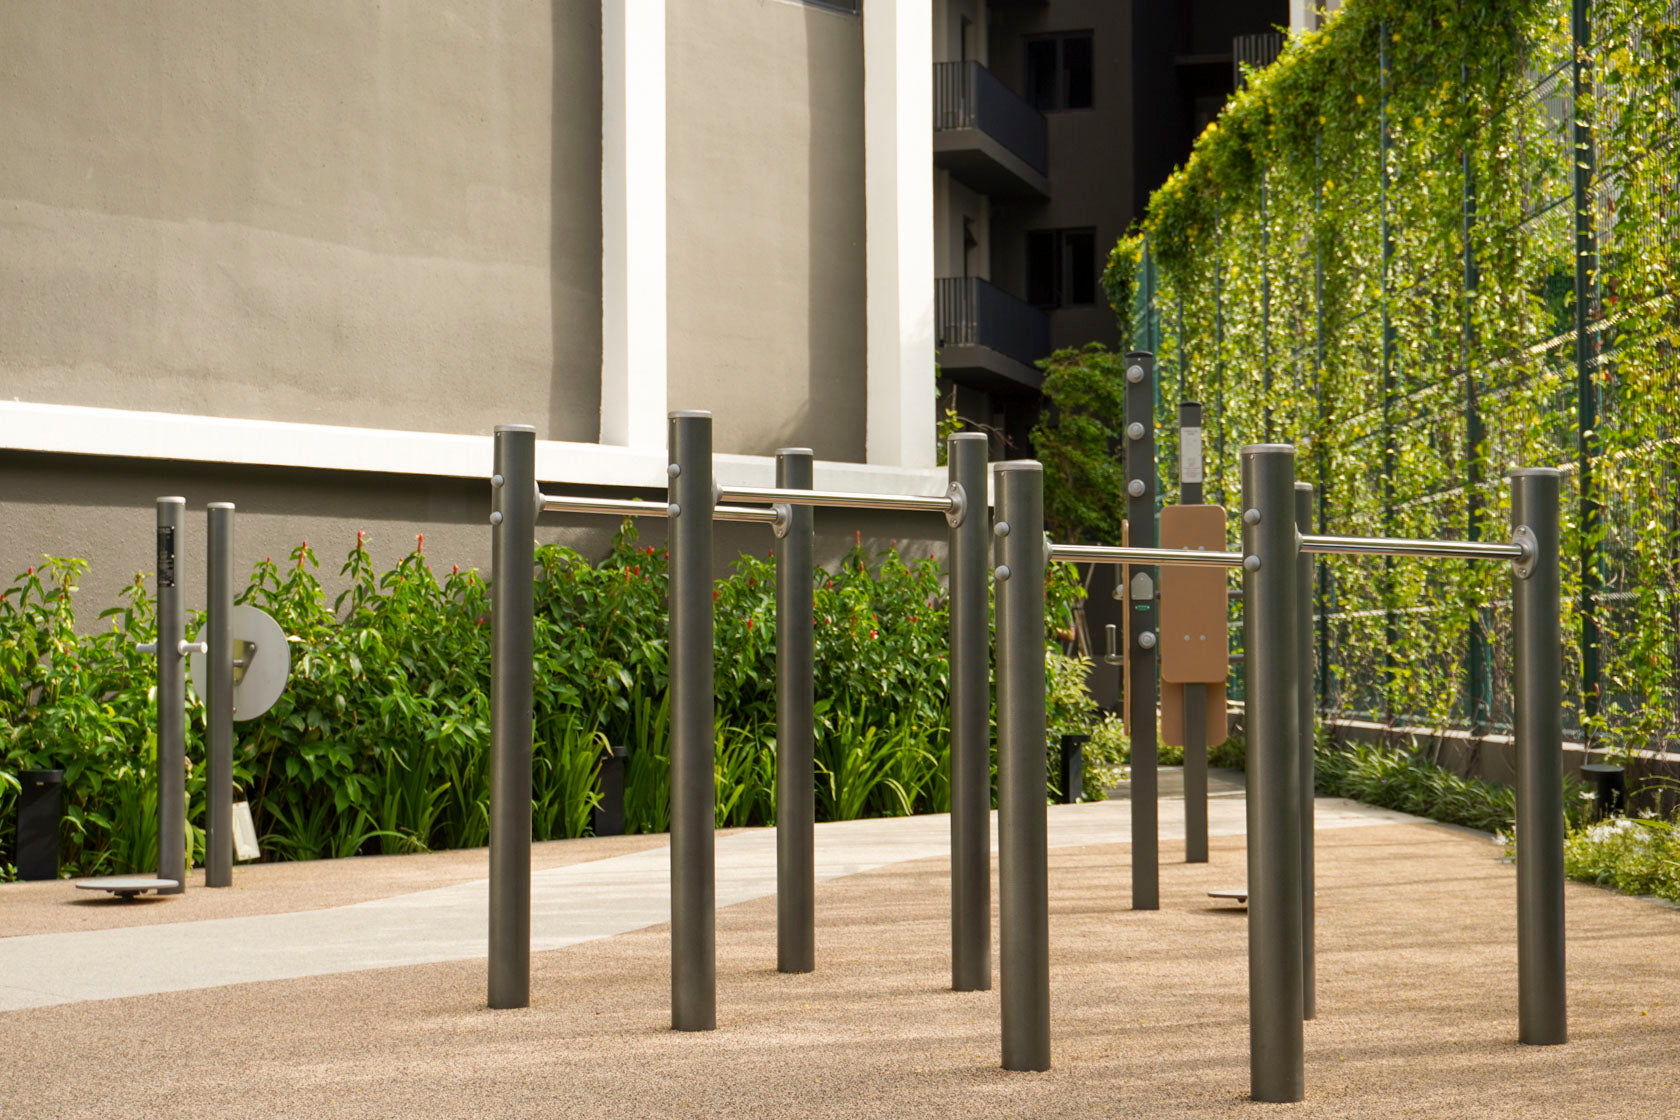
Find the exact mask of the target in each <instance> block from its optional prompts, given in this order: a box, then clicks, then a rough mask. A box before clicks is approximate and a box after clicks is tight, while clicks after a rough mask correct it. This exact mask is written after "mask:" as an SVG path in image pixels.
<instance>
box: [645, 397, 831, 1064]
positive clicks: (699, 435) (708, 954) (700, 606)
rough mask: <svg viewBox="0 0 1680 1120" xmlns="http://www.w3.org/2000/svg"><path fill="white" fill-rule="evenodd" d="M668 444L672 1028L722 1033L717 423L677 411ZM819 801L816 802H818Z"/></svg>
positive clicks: (706, 414) (671, 420) (702, 415)
mask: <svg viewBox="0 0 1680 1120" xmlns="http://www.w3.org/2000/svg"><path fill="white" fill-rule="evenodd" d="M667 434H668V438H669V440H670V465H669V466H668V467H667V468H666V470H667V472H668V473H669V475H670V480H671V481H670V486H669V495H670V506H671V509H670V538H669V539H670V549H671V567H670V584H669V587H670V590H669V595H670V618H671V623H670V625H671V633H670V639H669V646H670V651H671V1028H672V1029H673V1030H679V1031H709V1030H713V1029H715V1028H716V1027H717V928H716V919H717V892H716V867H715V865H714V863H713V845H714V842H715V837H714V836H713V831H714V829H715V827H716V821H717V816H716V813H717V810H716V805H717V800H716V797H717V795H716V791H715V788H714V780H715V779H714V776H713V773H712V766H713V754H714V744H713V740H712V718H713V709H714V697H713V695H712V688H713V683H712V505H713V502H714V500H715V499H714V491H713V489H712V414H711V413H709V412H673V413H671V414H670V418H669V423H668V428H667ZM813 796H814V795H813Z"/></svg>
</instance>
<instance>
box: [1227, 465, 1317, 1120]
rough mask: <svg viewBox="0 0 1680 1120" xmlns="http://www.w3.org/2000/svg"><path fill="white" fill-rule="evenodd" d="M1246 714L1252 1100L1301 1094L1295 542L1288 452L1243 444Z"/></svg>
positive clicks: (1297, 558) (1292, 481)
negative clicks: (1244, 445)
mask: <svg viewBox="0 0 1680 1120" xmlns="http://www.w3.org/2000/svg"><path fill="white" fill-rule="evenodd" d="M1242 480H1243V515H1242V523H1243V648H1244V652H1245V653H1246V655H1247V661H1246V662H1245V667H1246V673H1247V682H1246V683H1247V687H1246V690H1245V695H1246V698H1247V699H1246V703H1247V716H1248V797H1247V810H1248V1006H1249V1013H1248V1014H1249V1019H1248V1053H1249V1091H1250V1093H1251V1094H1252V1095H1253V1097H1254V1099H1255V1100H1257V1101H1298V1100H1301V1099H1302V1096H1303V1093H1304V1077H1305V1071H1304V1060H1303V1047H1302V1026H1301V1023H1302V991H1303V984H1302V975H1301V971H1302V949H1301V780H1300V750H1301V746H1300V743H1301V709H1300V671H1301V662H1300V642H1299V631H1300V616H1299V613H1298V611H1297V608H1296V597H1297V595H1298V594H1299V573H1298V570H1297V565H1298V564H1299V563H1300V541H1299V538H1298V536H1297V534H1296V530H1295V494H1294V488H1295V449H1294V448H1293V447H1290V446H1287V445H1280V444H1260V445H1256V446H1250V447H1245V448H1243V450H1242Z"/></svg>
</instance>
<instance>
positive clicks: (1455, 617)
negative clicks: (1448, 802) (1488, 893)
mask: <svg viewBox="0 0 1680 1120" xmlns="http://www.w3.org/2000/svg"><path fill="white" fill-rule="evenodd" d="M1586 9H1587V28H1586V31H1587V32H1588V33H1587V34H1586V35H1581V34H1580V33H1579V29H1575V28H1572V23H1571V4H1570V2H1569V0H1464V2H1462V3H1460V2H1459V0H1350V2H1349V3H1348V4H1347V5H1346V6H1345V7H1344V8H1343V10H1342V11H1341V12H1340V13H1338V14H1337V15H1336V16H1334V17H1333V18H1332V19H1331V20H1330V21H1329V22H1328V23H1327V25H1326V26H1325V27H1324V28H1323V29H1322V30H1320V31H1317V32H1313V33H1310V34H1306V35H1302V36H1298V37H1295V38H1293V39H1291V41H1290V42H1289V44H1288V45H1287V47H1286V48H1285V51H1284V53H1283V55H1282V56H1281V57H1280V58H1279V59H1278V61H1277V62H1276V63H1274V64H1273V65H1271V66H1269V67H1267V68H1265V69H1263V70H1260V71H1257V72H1254V73H1251V74H1250V75H1249V76H1248V80H1247V82H1246V83H1245V85H1244V88H1243V89H1242V90H1241V91H1240V92H1239V93H1237V94H1236V96H1235V97H1234V98H1233V99H1232V100H1231V102H1230V103H1229V104H1228V105H1227V107H1226V109H1225V111H1224V112H1223V113H1222V114H1221V116H1220V117H1219V118H1218V120H1217V121H1215V122H1214V123H1213V124H1212V125H1210V126H1209V128H1208V130H1207V131H1206V132H1205V133H1204V134H1203V135H1202V136H1201V137H1200V139H1199V140H1198V141H1197V143H1196V145H1195V148H1194V151H1193V154H1192V156H1191V158H1190V160H1189V161H1188V163H1187V164H1186V165H1185V166H1184V167H1182V168H1180V169H1179V170H1178V171H1177V172H1176V173H1175V174H1174V175H1173V176H1172V177H1171V178H1170V179H1169V180H1168V182H1167V183H1166V184H1165V185H1164V186H1163V187H1162V188H1161V189H1160V190H1159V191H1157V192H1156V194H1155V195H1154V196H1153V198H1152V199H1151V201H1150V206H1149V210H1148V215H1147V218H1146V220H1145V221H1144V222H1143V224H1142V227H1141V229H1139V230H1138V231H1137V232H1136V234H1135V235H1134V236H1133V237H1130V238H1128V239H1127V240H1125V241H1122V242H1121V243H1120V244H1119V245H1118V246H1116V247H1115V250H1114V253H1113V254H1112V256H1111V258H1110V264H1109V269H1108V272H1107V275H1106V276H1105V283H1106V286H1107V290H1108V294H1109V297H1110V299H1111V301H1112V302H1113V304H1114V306H1115V307H1116V308H1117V309H1122V314H1123V317H1125V318H1130V319H1131V320H1132V323H1131V326H1132V328H1133V332H1134V340H1135V342H1136V343H1137V344H1138V345H1150V346H1153V347H1154V348H1155V349H1156V350H1157V352H1158V366H1159V368H1160V370H1161V373H1162V377H1163V379H1164V391H1163V393H1162V402H1163V410H1164V413H1167V414H1164V415H1163V416H1162V417H1161V422H1162V430H1163V432H1164V433H1170V432H1171V427H1172V417H1171V415H1170V413H1171V411H1172V410H1174V409H1175V407H1176V402H1177V400H1179V399H1195V400H1201V401H1202V402H1203V403H1204V404H1205V405H1206V406H1207V409H1208V413H1207V415H1208V419H1207V421H1206V425H1207V440H1208V454H1209V459H1208V488H1209V500H1210V501H1217V502H1221V503H1222V504H1224V505H1226V506H1227V507H1228V508H1230V507H1234V505H1235V503H1236V501H1237V486H1238V482H1237V474H1236V456H1237V451H1238V449H1239V448H1240V447H1241V446H1242V445H1243V444H1246V443H1255V442H1262V441H1268V440H1270V441H1288V442H1293V443H1295V444H1296V445H1297V446H1298V447H1299V448H1300V450H1301V454H1302V459H1301V463H1300V467H1299V470H1300V474H1301V477H1302V478H1303V479H1304V480H1305V481H1308V482H1311V483H1313V484H1314V485H1316V486H1318V487H1319V488H1320V491H1321V499H1322V507H1321V511H1320V512H1321V516H1322V519H1323V523H1324V524H1325V525H1327V527H1328V530H1329V531H1331V532H1337V533H1355V534H1391V535H1405V536H1435V537H1457V538H1462V537H1465V536H1467V535H1479V536H1485V537H1489V538H1501V539H1502V538H1503V537H1504V536H1505V534H1506V533H1507V532H1508V528H1507V526H1508V518H1509V496H1508V493H1507V489H1506V482H1505V475H1506V473H1507V472H1508V471H1509V469H1511V468H1513V467H1517V466H1557V467H1561V468H1563V469H1564V470H1565V471H1566V472H1567V473H1566V476H1565V481H1564V494H1565V503H1564V505H1565V508H1564V523H1565V545H1564V547H1565V572H1564V582H1565V601H1564V627H1565V639H1566V640H1565V648H1566V662H1567V664H1568V666H1569V669H1568V672H1569V675H1570V678H1571V680H1570V689H1569V693H1568V700H1567V703H1568V705H1569V709H1568V712H1567V713H1566V722H1568V723H1569V724H1570V725H1571V726H1573V727H1577V728H1582V729H1584V730H1585V731H1586V732H1587V733H1588V734H1590V735H1592V736H1593V737H1595V738H1596V739H1598V740H1600V741H1603V742H1606V743H1607V744H1609V745H1612V746H1621V747H1634V746H1640V747H1642V746H1646V745H1649V744H1651V743H1652V742H1653V741H1660V740H1663V739H1665V738H1671V737H1673V736H1674V735H1675V733H1676V723H1677V720H1676V700H1677V696H1676V688H1675V681H1674V672H1675V663H1676V642H1677V626H1676V605H1677V599H1676V590H1677V588H1676V570H1677V564H1676V556H1677V550H1680V537H1677V533H1676V512H1677V506H1680V502H1677V488H1676V475H1677V472H1680V435H1677V433H1676V428H1677V423H1676V421H1677V418H1680V362H1677V359H1676V347H1677V346H1680V298H1677V291H1680V284H1677V279H1680V278H1677V262H1676V258H1675V252H1674V246H1675V245H1676V243H1677V242H1680V156H1677V153H1680V124H1677V121H1680V111H1677V105H1680V3H1677V2H1676V0H1589V2H1588V4H1587V6H1586ZM1577 42H1580V43H1582V44H1583V45H1582V47H1581V49H1580V51H1579V60H1580V63H1581V65H1580V71H1581V74H1582V77H1583V83H1582V92H1581V96H1580V97H1579V98H1576V97H1575V96H1573V84H1574V78H1575V71H1576V67H1575V66H1574V65H1573V64H1572V56H1573V55H1575V53H1576V51H1575V44H1576V43H1577ZM1577 119H1580V120H1581V121H1583V122H1585V123H1586V124H1587V125H1588V126H1589V127H1590V138H1591V147H1590V148H1586V149H1582V150H1581V151H1580V152H1579V153H1578V152H1577V150H1576V147H1575V144H1574V135H1573V133H1574V128H1573V126H1574V122H1575V121H1576V120H1577ZM1385 136H1386V142H1385ZM1578 164H1579V165H1580V167H1581V168H1582V170H1583V172H1584V173H1586V174H1587V175H1588V176H1589V180H1588V184H1587V185H1588V202H1587V206H1586V208H1585V209H1586V212H1587V213H1588V214H1589V215H1590V216H1591V219H1592V225H1593V227H1594V228H1595V232H1596V246H1595V248H1596V257H1591V256H1589V257H1584V258H1583V259H1584V260H1587V261H1588V262H1589V263H1590V264H1594V265H1596V267H1593V268H1591V269H1590V272H1589V276H1588V284H1587V300H1586V318H1587V320H1588V330H1587V332H1586V333H1587V346H1586V356H1585V364H1586V369H1587V378H1588V383H1589V388H1588V395H1587V397H1586V398H1585V403H1586V404H1588V405H1590V406H1591V409H1592V411H1593V412H1595V413H1596V421H1595V422H1593V423H1591V424H1589V425H1587V426H1585V427H1583V425H1582V423H1581V421H1582V419H1583V416H1582V412H1581V408H1580V406H1581V405H1582V403H1583V398H1582V397H1581V396H1580V395H1579V393H1578V385H1577V366H1576V334H1575V329H1574V328H1575V307H1576V297H1575V273H1574V269H1575V260H1576V240H1575V214H1576V206H1575V203H1574V198H1573V193H1572V191H1573V186H1574V174H1575V171H1576V168H1577V165H1578ZM1385 233H1386V237H1385ZM1592 247H1594V246H1589V248H1592ZM1467 250H1468V252H1467ZM1175 454H1176V449H1175V448H1174V447H1173V446H1172V440H1171V436H1170V434H1169V435H1168V438H1167V440H1166V442H1165V446H1163V448H1162V452H1161V461H1162V462H1172V461H1174V457H1175ZM1583 462H1585V464H1586V465H1587V467H1588V470H1587V472H1586V473H1587V476H1588V485H1587V488H1586V489H1587V495H1586V499H1585V500H1583V495H1582V471H1581V466H1582V464H1583ZM1595 508H1596V510H1597V512H1596V513H1595ZM1322 574H1323V576H1324V577H1326V578H1324V579H1323V580H1322V584H1323V588H1322V602H1321V606H1322V613H1323V614H1324V616H1325V617H1326V619H1327V627H1326V634H1325V641H1324V643H1323V645H1324V653H1325V655H1326V656H1325V663H1326V666H1327V668H1328V672H1321V674H1320V676H1321V678H1322V679H1321V681H1320V688H1321V694H1322V698H1323V700H1324V702H1325V704H1326V706H1327V707H1329V708H1332V709H1342V710H1345V711H1352V712H1359V713H1365V714H1371V715H1376V716H1378V717H1379V718H1384V719H1390V720H1394V721H1396V722H1418V723H1423V724H1426V725H1429V726H1447V725H1457V726H1466V725H1479V726H1485V727H1488V728H1490V729H1498V728H1500V727H1501V726H1502V725H1507V724H1508V722H1509V693H1508V688H1507V681H1508V677H1509V655H1508V642H1507V640H1506V639H1507V636H1508V630H1509V623H1510V618H1509V603H1508V600H1509V594H1508V575H1507V573H1506V572H1505V571H1504V570H1501V569H1500V568H1498V567H1497V566H1495V565H1474V564H1468V563H1457V562H1438V563H1429V564H1423V563H1413V562H1396V563H1394V564H1393V565H1392V566H1390V567H1387V568H1385V567H1383V566H1381V565H1373V564H1371V563H1370V562H1368V561H1354V560H1345V561H1344V560H1334V561H1329V562H1327V563H1326V565H1325V566H1324V568H1323V570H1322ZM1583 580H1585V583H1583ZM1583 587H1587V588H1589V589H1593V591H1594V593H1593V595H1592V597H1591V603H1592V605H1593V609H1594V611H1595V613H1596V616H1597V617H1596V621H1595V623H1594V625H1592V626H1590V627H1588V628H1587V630H1588V632H1589V634H1590V635H1596V646H1597V652H1596V656H1597V658H1598V662H1599V666H1600V668H1599V670H1598V673H1597V682H1598V683H1597V686H1596V693H1594V689H1593V687H1592V685H1591V682H1590V681H1589V682H1588V687H1587V688H1585V689H1584V688H1583V683H1582V650H1583V648H1584V646H1585V645H1586V644H1587V643H1585V642H1583V640H1582V633H1583V614H1582V604H1581V596H1582V591H1583ZM1473 666H1474V667H1473ZM1595 708H1596V713H1595V712H1594V710H1593V709H1595Z"/></svg>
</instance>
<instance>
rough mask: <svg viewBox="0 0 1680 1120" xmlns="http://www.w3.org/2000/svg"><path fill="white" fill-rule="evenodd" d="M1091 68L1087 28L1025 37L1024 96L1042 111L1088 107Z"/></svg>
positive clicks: (1091, 78) (1090, 99) (1091, 81)
mask: <svg viewBox="0 0 1680 1120" xmlns="http://www.w3.org/2000/svg"><path fill="white" fill-rule="evenodd" d="M1094 71H1095V65H1094V63H1093V59H1092V54H1091V33H1090V32H1089V31H1074V32H1069V33H1066V34H1061V35H1046V36H1044V37H1043V38H1040V39H1029V40H1027V99H1028V100H1029V101H1031V102H1032V103H1033V108H1035V109H1038V110H1040V111H1041V112H1046V113H1049V112H1055V111H1056V110H1058V109H1089V108H1090V107H1091V105H1092V102H1093V94H1092V89H1093V86H1094V84H1095V80H1094Z"/></svg>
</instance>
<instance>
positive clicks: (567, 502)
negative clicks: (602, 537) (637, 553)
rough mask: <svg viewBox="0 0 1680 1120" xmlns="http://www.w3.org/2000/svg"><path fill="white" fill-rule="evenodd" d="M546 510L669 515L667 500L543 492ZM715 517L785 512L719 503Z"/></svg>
mask: <svg viewBox="0 0 1680 1120" xmlns="http://www.w3.org/2000/svg"><path fill="white" fill-rule="evenodd" d="M542 512H543V513H598V514H604V515H608V516H611V517H669V516H670V515H671V507H670V506H669V505H667V504H666V503H664V502H640V501H635V500H632V499H629V498H584V497H577V496H574V495H571V494H544V495H542ZM712 516H713V517H714V518H716V519H717V520H719V521H757V522H761V523H763V524H766V525H774V524H775V523H776V522H777V521H778V520H780V518H781V515H780V514H778V513H777V512H776V511H775V510H773V509H757V508H754V507H750V506H716V507H714V508H713V509H712Z"/></svg>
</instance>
